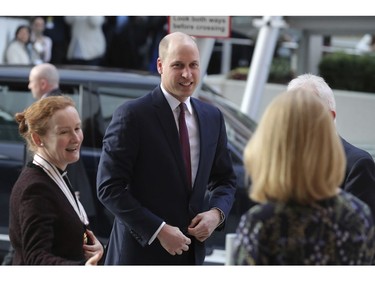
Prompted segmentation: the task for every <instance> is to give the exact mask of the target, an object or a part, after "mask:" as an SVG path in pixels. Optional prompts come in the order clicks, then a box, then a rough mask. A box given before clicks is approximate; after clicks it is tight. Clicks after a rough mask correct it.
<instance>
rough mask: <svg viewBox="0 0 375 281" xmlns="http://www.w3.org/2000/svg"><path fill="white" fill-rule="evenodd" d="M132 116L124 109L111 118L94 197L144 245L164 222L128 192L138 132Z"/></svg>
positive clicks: (125, 107) (120, 108) (137, 146)
mask: <svg viewBox="0 0 375 281" xmlns="http://www.w3.org/2000/svg"><path fill="white" fill-rule="evenodd" d="M134 115H135V114H134V113H133V112H132V111H131V110H130V109H129V108H128V107H127V106H126V105H122V106H120V107H119V108H118V109H117V110H116V111H115V113H114V114H113V117H112V121H111V123H110V124H109V126H108V128H107V131H106V134H105V136H104V139H103V148H102V154H101V157H100V162H99V166H98V175H97V194H98V198H99V200H100V201H101V202H102V203H103V205H104V206H105V207H106V208H107V209H108V210H109V211H111V212H112V214H113V215H115V217H116V218H117V219H119V220H120V221H121V222H122V223H123V224H125V225H126V226H127V227H128V228H129V229H130V232H131V233H132V234H133V233H137V240H138V241H141V244H142V245H146V244H147V242H148V241H149V240H150V238H151V237H152V235H153V234H154V233H155V231H156V230H157V229H158V227H159V226H160V225H161V224H162V222H163V221H162V219H160V218H159V217H158V216H156V215H154V214H153V213H151V212H150V211H149V210H148V209H147V208H144V207H143V206H142V205H141V204H140V203H139V202H138V200H137V199H135V198H134V196H132V194H131V192H129V190H128V188H127V187H128V184H129V182H130V180H131V178H132V175H133V169H134V165H135V161H136V158H137V153H138V151H139V141H138V140H139V132H138V129H139V128H138V127H137V122H136V117H135V116H134ZM139 237H141V239H139Z"/></svg>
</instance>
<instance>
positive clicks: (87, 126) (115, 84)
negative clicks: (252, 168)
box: [0, 66, 256, 259]
mask: <svg viewBox="0 0 375 281" xmlns="http://www.w3.org/2000/svg"><path fill="white" fill-rule="evenodd" d="M58 69H59V73H60V88H61V90H62V92H63V93H64V94H66V95H69V96H70V97H72V98H73V100H74V101H75V102H76V105H77V108H78V111H79V113H80V116H81V119H82V129H83V134H84V141H83V144H82V149H81V159H82V161H83V164H84V170H83V171H82V177H80V178H81V179H82V180H84V182H85V183H87V184H86V185H88V186H89V187H88V188H86V189H85V188H82V187H81V186H82V185H80V184H78V186H76V188H77V189H79V191H80V198H81V201H82V204H83V205H84V206H85V209H86V211H87V213H88V216H89V219H90V224H91V225H92V227H93V230H94V232H95V233H96V235H97V236H98V237H99V238H100V240H101V241H102V242H103V243H106V241H107V238H108V237H109V234H110V231H111V227H112V221H113V216H112V214H110V213H109V212H108V211H107V210H106V209H105V208H104V207H103V205H102V204H101V203H100V202H99V200H98V199H97V196H96V173H97V167H98V163H99V157H100V153H101V146H102V138H103V135H104V133H105V130H106V128H107V126H108V124H109V122H110V120H111V118H112V113H113V112H114V110H115V109H116V108H117V107H118V106H119V105H120V104H121V103H123V102H126V101H127V100H130V99H134V98H137V97H140V96H142V95H145V94H147V93H148V92H149V91H150V90H152V89H153V88H154V87H155V86H157V85H158V84H159V83H160V77H159V76H155V75H151V74H147V73H138V72H137V73H136V72H131V71H115V70H113V69H111V70H109V69H103V68H90V69H87V68H85V69H81V68H79V69H78V68H77V67H73V66H72V67H68V66H64V67H59V68H58ZM30 70H31V67H28V66H0V255H1V256H0V257H1V259H2V258H3V256H4V254H5V253H6V252H7V250H8V247H9V237H8V224H9V196H10V192H11V189H12V186H13V184H14V183H15V181H16V179H17V177H18V175H19V173H20V171H21V169H22V167H23V165H24V157H25V145H24V141H23V140H22V139H21V137H20V136H19V134H18V128H17V124H16V122H15V121H14V114H15V113H16V112H20V111H22V110H24V109H25V108H26V107H27V106H28V105H30V104H31V103H32V102H33V101H34V100H33V97H32V95H31V93H30V91H29V89H28V87H27V86H28V77H29V72H30ZM198 98H199V99H201V100H204V101H206V102H208V103H212V104H214V105H216V106H217V107H218V108H219V109H220V110H221V111H222V113H223V114H224V118H225V122H226V126H227V132H228V138H229V148H230V150H231V153H232V158H233V165H234V169H235V171H236V174H237V179H238V188H237V192H236V200H235V203H234V206H233V208H232V211H231V213H230V216H229V219H228V224H227V227H226V230H225V232H215V233H214V234H213V235H212V237H211V238H210V239H209V240H208V241H207V246H208V247H207V249H208V253H207V254H208V255H209V254H210V253H211V252H212V250H213V249H222V250H223V249H224V248H225V235H226V233H232V232H234V231H235V227H236V226H237V223H238V221H239V218H240V216H241V215H242V214H243V213H244V212H245V211H246V210H247V209H248V208H249V207H250V206H251V205H252V203H251V201H250V200H249V198H248V185H249V183H248V180H247V176H246V174H245V173H244V169H243V163H242V152H243V148H244V146H245V144H246V142H247V141H248V139H249V138H250V137H251V134H252V132H253V131H254V129H255V126H256V124H255V122H253V121H252V120H250V119H249V118H248V117H247V116H246V115H244V114H242V113H241V112H240V111H239V110H238V109H237V108H236V107H235V106H233V105H231V104H230V103H229V102H228V101H227V100H225V99H223V98H222V97H220V96H219V95H218V94H217V93H215V92H214V91H213V90H212V89H211V88H209V87H208V86H207V85H205V84H204V83H203V85H202V87H201V90H200V91H199V94H198Z"/></svg>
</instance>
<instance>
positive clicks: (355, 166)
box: [288, 74, 375, 219]
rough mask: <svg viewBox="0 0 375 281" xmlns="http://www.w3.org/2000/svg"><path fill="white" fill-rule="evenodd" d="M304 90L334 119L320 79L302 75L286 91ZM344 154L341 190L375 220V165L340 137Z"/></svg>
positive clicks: (330, 96) (333, 109)
mask: <svg viewBox="0 0 375 281" xmlns="http://www.w3.org/2000/svg"><path fill="white" fill-rule="evenodd" d="M297 88H304V89H307V90H311V91H313V92H314V93H316V94H317V95H318V96H320V97H321V98H322V100H323V101H324V102H325V103H326V104H327V106H328V108H329V110H330V111H331V112H332V116H333V118H334V119H336V101H335V97H334V95H333V92H332V89H331V88H330V87H329V86H328V84H327V83H326V82H325V81H324V79H323V78H322V77H319V76H316V75H312V74H303V75H300V76H298V77H297V78H295V79H293V80H292V81H290V82H289V84H288V90H292V89H297ZM341 141H342V144H343V146H344V149H345V154H346V171H345V178H344V181H343V183H342V184H341V188H342V189H344V190H346V191H348V192H350V193H352V194H353V195H355V196H357V197H358V198H359V199H361V200H362V201H363V202H365V203H366V204H367V205H368V206H369V207H370V209H371V212H372V215H373V218H374V219H375V163H374V159H373V158H372V156H371V155H370V153H368V152H367V151H365V150H362V149H360V148H358V147H356V146H354V145H352V144H350V143H349V142H347V141H346V140H345V139H344V138H342V137H341Z"/></svg>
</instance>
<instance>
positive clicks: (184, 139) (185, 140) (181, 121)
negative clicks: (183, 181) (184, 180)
mask: <svg viewBox="0 0 375 281" xmlns="http://www.w3.org/2000/svg"><path fill="white" fill-rule="evenodd" d="M179 107H180V117H179V118H178V126H179V130H180V143H181V150H182V156H183V158H184V162H185V169H186V174H187V177H188V183H189V187H190V188H191V187H192V185H191V162H190V161H191V160H190V144H189V132H188V130H187V127H186V122H185V108H186V105H185V104H184V103H180V105H179Z"/></svg>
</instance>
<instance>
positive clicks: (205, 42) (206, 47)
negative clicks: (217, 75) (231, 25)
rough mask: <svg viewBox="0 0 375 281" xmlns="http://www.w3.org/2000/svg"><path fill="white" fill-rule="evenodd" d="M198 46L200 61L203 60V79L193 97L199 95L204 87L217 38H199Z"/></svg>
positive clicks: (201, 67) (201, 63)
mask: <svg viewBox="0 0 375 281" xmlns="http://www.w3.org/2000/svg"><path fill="white" fill-rule="evenodd" d="M197 44H198V48H199V53H200V59H201V62H200V69H201V79H200V83H199V85H198V86H197V88H196V89H195V92H194V94H193V96H196V95H197V93H199V91H200V89H201V87H202V83H203V79H204V77H205V76H206V74H207V69H208V64H209V62H210V59H211V54H212V50H213V49H214V45H215V38H199V39H197Z"/></svg>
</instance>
